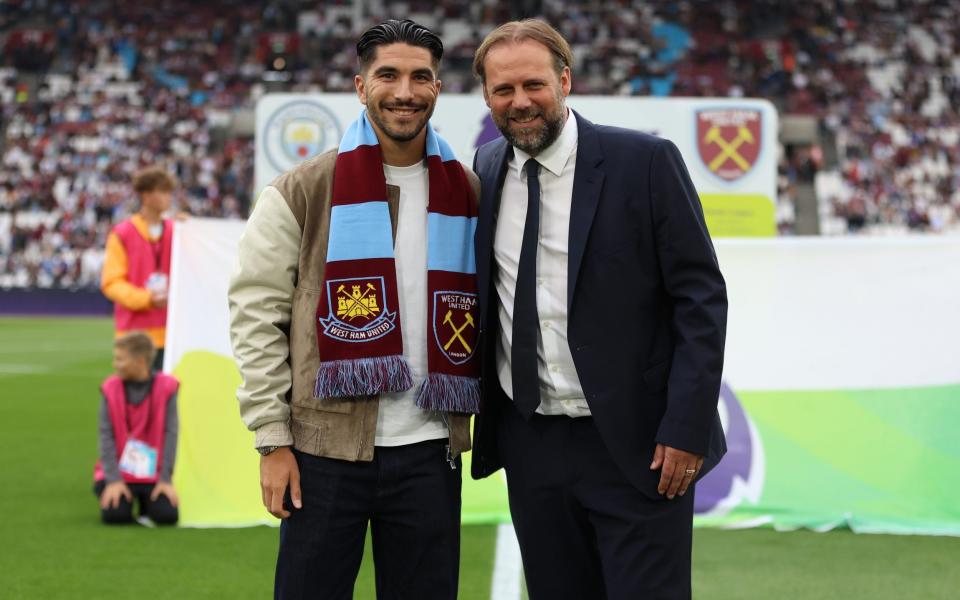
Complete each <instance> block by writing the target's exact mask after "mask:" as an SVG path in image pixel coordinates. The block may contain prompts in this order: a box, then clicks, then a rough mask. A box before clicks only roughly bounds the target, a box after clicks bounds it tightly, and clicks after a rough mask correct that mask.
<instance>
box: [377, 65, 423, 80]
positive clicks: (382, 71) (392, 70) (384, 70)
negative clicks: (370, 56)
mask: <svg viewBox="0 0 960 600" xmlns="http://www.w3.org/2000/svg"><path fill="white" fill-rule="evenodd" d="M399 72H400V70H399V69H397V68H396V67H391V66H390V65H383V66H382V67H377V69H376V70H374V72H373V74H374V76H377V75H387V74H397V73H399ZM411 75H426V76H427V77H430V78H431V79H433V77H434V73H433V71H432V70H431V69H416V70H414V71H413V73H411Z"/></svg>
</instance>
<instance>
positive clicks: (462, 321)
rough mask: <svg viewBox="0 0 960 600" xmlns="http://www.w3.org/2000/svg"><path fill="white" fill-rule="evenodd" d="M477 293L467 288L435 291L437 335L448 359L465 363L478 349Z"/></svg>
mask: <svg viewBox="0 0 960 600" xmlns="http://www.w3.org/2000/svg"><path fill="white" fill-rule="evenodd" d="M476 310H477V295H476V294H471V293H467V292H453V291H445V292H434V293H433V337H434V340H435V341H436V343H437V346H438V347H439V348H440V351H441V352H442V353H443V355H444V356H446V357H447V360H449V361H450V362H452V363H453V364H455V365H462V364H463V363H465V362H467V361H468V360H470V357H472V356H473V353H474V351H475V350H476V349H477V338H478V334H479V331H478V330H477V329H478V327H479V325H480V324H479V323H477V321H476V317H475V316H474V314H475V313H476Z"/></svg>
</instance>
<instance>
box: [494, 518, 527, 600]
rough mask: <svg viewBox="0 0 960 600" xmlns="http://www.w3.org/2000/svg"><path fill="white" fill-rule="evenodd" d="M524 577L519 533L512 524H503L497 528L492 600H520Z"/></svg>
mask: <svg viewBox="0 0 960 600" xmlns="http://www.w3.org/2000/svg"><path fill="white" fill-rule="evenodd" d="M522 576H523V569H522V564H521V560H520V543H519V542H517V532H516V531H514V529H513V525H512V524H510V523H503V524H501V525H499V526H497V554H496V557H495V558H494V563H493V583H492V585H491V586H490V600H519V599H520V585H521V581H520V580H521V577H522Z"/></svg>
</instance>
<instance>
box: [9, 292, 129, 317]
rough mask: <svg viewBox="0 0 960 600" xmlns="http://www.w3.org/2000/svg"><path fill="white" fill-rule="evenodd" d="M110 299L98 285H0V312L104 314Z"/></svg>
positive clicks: (105, 314) (108, 312)
mask: <svg viewBox="0 0 960 600" xmlns="http://www.w3.org/2000/svg"><path fill="white" fill-rule="evenodd" d="M112 312H113V303H112V302H110V301H109V300H107V299H106V298H105V297H104V296H103V294H102V293H100V290H98V289H78V290H67V289H38V288H34V289H22V288H3V289H0V315H50V316H107V315H110V314H112Z"/></svg>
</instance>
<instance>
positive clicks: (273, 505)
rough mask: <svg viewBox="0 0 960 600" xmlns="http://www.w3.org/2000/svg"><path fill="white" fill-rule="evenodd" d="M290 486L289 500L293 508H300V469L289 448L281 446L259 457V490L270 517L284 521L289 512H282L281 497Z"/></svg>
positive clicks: (301, 504)
mask: <svg viewBox="0 0 960 600" xmlns="http://www.w3.org/2000/svg"><path fill="white" fill-rule="evenodd" d="M288 485H289V486H290V499H291V500H292V501H293V506H294V508H302V506H303V503H302V502H301V500H300V468H299V467H298V466H297V459H296V457H294V455H293V452H292V451H291V450H290V447H289V446H281V447H280V448H277V449H276V450H274V451H273V452H271V453H269V454H267V455H266V456H261V457H260V489H261V491H262V493H263V505H264V506H265V507H266V508H267V510H268V511H269V512H270V514H271V515H273V516H275V517H277V518H278V519H286V518H287V517H289V516H290V512H289V511H287V510H284V507H283V496H284V494H285V493H286V491H287V486H288Z"/></svg>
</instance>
